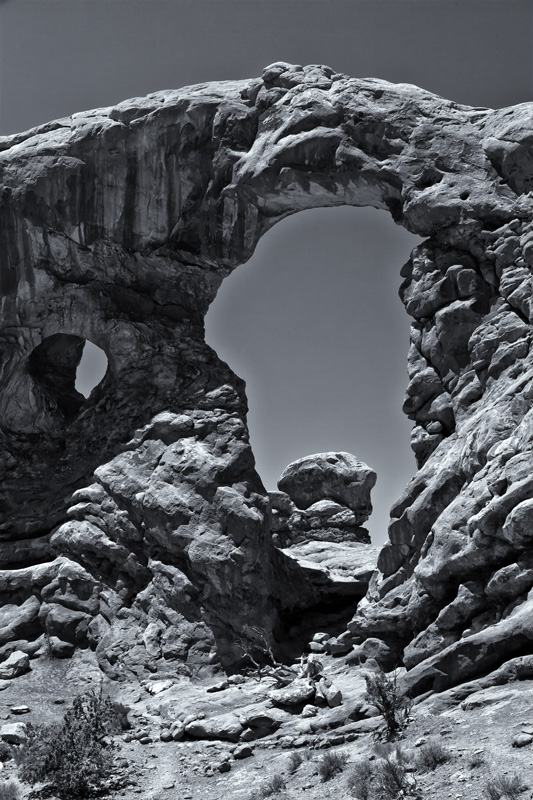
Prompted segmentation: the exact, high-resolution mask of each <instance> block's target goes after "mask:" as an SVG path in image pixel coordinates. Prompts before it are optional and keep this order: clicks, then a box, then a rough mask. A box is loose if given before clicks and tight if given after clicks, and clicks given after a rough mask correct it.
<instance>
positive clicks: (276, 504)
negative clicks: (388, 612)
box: [269, 452, 379, 652]
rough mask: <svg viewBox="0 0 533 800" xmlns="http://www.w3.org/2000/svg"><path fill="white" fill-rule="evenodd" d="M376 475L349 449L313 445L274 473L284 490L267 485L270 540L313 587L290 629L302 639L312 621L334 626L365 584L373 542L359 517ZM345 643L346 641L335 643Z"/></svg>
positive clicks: (368, 509) (374, 553)
mask: <svg viewBox="0 0 533 800" xmlns="http://www.w3.org/2000/svg"><path fill="white" fill-rule="evenodd" d="M375 482H376V473H375V472H374V470H372V469H371V468H370V467H369V466H368V465H367V464H365V463H363V462H362V461H360V460H359V459H358V458H356V457H355V456H353V455H352V454H351V453H333V452H331V453H317V454H315V455H310V456H305V457H304V458H300V459H298V460H297V461H294V462H292V463H291V464H289V465H288V467H286V468H285V469H284V471H283V473H282V475H281V477H280V479H279V481H278V488H279V489H280V490H283V491H278V492H269V496H270V502H271V506H272V523H271V530H272V541H273V542H274V544H275V545H276V546H277V547H279V548H281V550H282V552H283V553H284V554H285V555H286V556H288V557H289V558H290V559H294V561H296V563H297V564H298V566H299V568H300V569H301V570H302V572H303V573H304V575H305V578H306V579H307V581H308V582H309V583H310V584H311V586H312V587H313V588H314V590H315V592H316V598H317V602H316V603H315V605H314V606H313V607H311V608H309V609H308V610H307V613H306V614H305V615H304V616H303V617H302V619H301V620H300V631H298V627H297V626H295V627H293V629H292V630H291V631H290V634H291V638H294V637H295V636H297V634H298V633H300V636H301V638H302V644H303V643H305V642H306V641H308V640H309V638H310V637H311V636H312V634H313V633H314V632H316V629H317V626H318V627H321V626H323V627H327V628H328V630H335V632H336V633H337V632H339V633H340V632H341V631H342V628H343V627H345V625H346V623H347V621H348V619H349V617H350V616H351V615H352V614H353V610H354V608H355V606H356V605H357V603H358V602H359V600H361V598H362V597H364V595H365V594H366V592H367V589H368V584H369V581H370V578H371V576H372V573H373V572H374V570H375V568H376V562H377V558H378V553H379V548H378V547H372V546H371V544H370V536H369V535H368V531H367V530H366V528H362V527H361V525H362V524H363V523H365V522H366V520H367V519H368V517H369V516H370V514H371V513H372V503H371V501H370V493H371V490H372V488H373V487H374V484H375ZM346 649H348V650H349V649H350V643H348V645H347V646H346V645H344V647H342V646H339V647H338V651H339V652H341V651H345V650H346ZM322 650H325V647H323V648H322V647H321V648H319V649H318V650H317V652H321V651H322Z"/></svg>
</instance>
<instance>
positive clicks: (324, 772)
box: [318, 750, 348, 781]
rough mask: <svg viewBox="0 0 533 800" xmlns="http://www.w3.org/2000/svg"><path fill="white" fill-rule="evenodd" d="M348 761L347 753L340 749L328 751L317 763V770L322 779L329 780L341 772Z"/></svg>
mask: <svg viewBox="0 0 533 800" xmlns="http://www.w3.org/2000/svg"><path fill="white" fill-rule="evenodd" d="M347 763H348V753H345V752H344V750H340V751H339V752H338V753H335V752H333V751H330V752H328V753H325V755H323V756H322V758H321V759H320V761H319V763H318V771H319V773H320V777H321V778H322V780H323V781H330V780H331V779H332V778H333V777H334V776H335V775H338V773H339V772H342V771H343V769H344V767H345V766H346V764H347Z"/></svg>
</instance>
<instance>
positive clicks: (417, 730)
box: [0, 652, 533, 800]
mask: <svg viewBox="0 0 533 800" xmlns="http://www.w3.org/2000/svg"><path fill="white" fill-rule="evenodd" d="M320 658H321V661H322V665H323V670H322V674H323V675H325V676H326V677H327V679H328V681H330V682H331V687H332V688H333V689H335V690H340V691H341V693H342V702H340V704H338V705H336V703H337V701H338V698H337V699H336V700H333V702H332V705H333V707H329V706H328V704H327V702H325V701H324V700H323V699H320V697H319V692H318V691H317V694H316V697H315V699H314V700H313V699H310V700H309V702H308V703H307V704H305V706H304V703H300V704H298V705H292V706H291V705H284V706H281V705H280V704H279V702H277V701H276V700H274V701H273V700H272V699H271V698H276V697H277V698H278V699H279V698H280V697H281V695H280V693H279V692H280V691H281V692H287V691H288V692H289V693H290V691H291V690H292V691H293V693H294V691H295V690H298V691H300V689H301V685H302V684H305V680H303V679H296V684H295V683H291V684H289V686H288V687H287V688H286V689H282V690H274V693H273V694H271V692H272V687H273V685H274V682H273V679H272V678H269V677H262V678H261V679H259V677H258V676H257V675H256V676H252V675H248V676H246V677H241V676H234V677H233V678H231V679H230V680H229V681H227V680H219V681H218V683H216V684H215V683H214V681H213V680H212V679H211V680H210V681H209V682H195V681H190V680H184V679H179V680H178V679H176V678H166V679H165V678H161V679H160V678H158V677H155V678H154V679H153V680H148V681H145V682H144V683H143V684H137V685H135V686H134V685H131V684H130V685H125V684H120V685H118V684H116V683H115V684H112V683H107V684H106V687H105V690H106V691H109V692H110V694H111V695H112V696H115V697H118V698H120V699H121V700H122V701H123V702H124V703H125V704H126V705H127V706H128V707H129V708H130V711H129V715H128V716H129V720H130V723H131V728H130V730H128V731H126V732H124V733H123V734H121V735H117V736H116V737H115V743H116V745H117V750H116V758H115V763H116V777H117V779H118V780H117V788H114V789H113V790H111V791H110V792H108V793H107V794H106V795H105V796H106V797H107V798H108V799H109V800H118V798H132V797H136V796H139V797H142V798H146V799H147V800H163V798H168V800H222V798H234V799H235V800H254V799H258V798H264V797H269V796H271V797H274V798H275V797H279V798H287V800H288V799H289V798H300V797H303V798H308V799H309V800H319V799H320V800H326V799H327V798H335V799H336V800H338V799H340V800H344V798H346V800H348V798H353V797H357V796H360V797H361V798H362V795H358V794H357V793H356V791H355V790H353V789H351V788H350V776H351V775H352V774H353V771H354V768H355V765H356V764H357V763H359V760H360V759H363V760H364V761H365V762H367V763H371V764H373V765H379V764H380V763H383V761H382V757H383V755H384V754H385V753H386V748H385V747H384V745H382V744H381V745H380V744H379V743H377V742H376V730H377V729H379V727H380V725H381V718H380V717H379V716H376V712H375V710H374V709H373V708H372V707H371V706H370V705H369V704H368V703H366V702H365V681H364V667H363V666H361V667H359V668H357V667H356V668H354V667H353V666H351V667H350V669H347V665H346V661H345V658H344V657H337V658H335V657H332V656H329V655H321V656H320ZM295 669H296V665H295ZM317 679H318V676H317ZM100 681H101V673H100V672H99V670H98V667H97V664H96V662H95V660H94V658H93V656H92V654H90V653H89V652H85V653H78V654H77V655H76V656H75V657H74V658H73V659H72V660H70V661H68V660H65V661H61V660H57V659H54V660H51V659H50V660H49V659H47V658H41V659H38V660H37V661H35V662H33V669H32V670H31V672H28V673H26V674H25V675H22V676H20V677H18V678H16V679H14V680H11V681H4V682H3V683H2V692H1V694H0V698H1V709H2V710H1V731H2V736H3V738H4V740H6V739H9V738H10V736H9V731H11V732H12V731H13V729H12V727H11V726H12V725H18V726H19V727H20V725H21V724H22V725H25V724H26V723H27V722H28V721H31V722H32V723H34V724H41V723H46V722H50V721H52V720H58V719H60V718H61V716H62V714H63V713H64V711H65V708H66V707H67V706H68V704H69V702H70V701H71V700H72V698H73V697H74V696H75V695H76V694H79V693H81V692H83V691H86V690H88V689H89V688H91V687H98V686H99V685H100ZM311 683H312V682H311ZM225 685H226V688H218V691H209V689H212V688H213V687H214V686H215V687H222V686H225ZM481 685H482V682H479V683H478V685H477V686H476V685H475V684H470V686H469V687H468V689H467V690H466V691H464V694H466V696H465V698H464V699H463V700H462V701H461V702H457V697H455V696H452V695H450V693H444V694H442V695H435V694H433V695H431V696H429V697H427V698H425V699H424V700H423V701H421V702H418V703H416V704H415V705H414V706H413V708H412V710H411V714H410V721H409V723H408V725H407V728H406V729H405V732H404V734H403V735H402V738H401V739H399V742H398V743H399V745H400V747H401V750H402V755H401V759H402V760H403V761H404V767H405V769H406V776H407V780H408V782H409V784H410V786H411V794H405V795H401V794H397V795H396V794H394V795H390V797H391V799H392V798H393V797H401V796H405V797H413V798H414V797H417V796H418V797H419V798H422V800H448V798H449V799H450V800H486V798H488V800H493V797H500V796H501V797H503V798H504V799H505V798H507V795H491V794H490V788H488V784H489V785H490V782H491V781H492V784H493V785H494V782H495V781H497V779H498V776H499V777H502V776H503V778H508V779H512V778H514V776H516V778H517V779H518V786H519V789H520V790H519V791H518V792H517V793H516V794H515V795H509V797H511V798H512V797H517V798H518V797H519V798H524V800H526V799H528V798H533V681H531V680H525V681H515V682H512V683H510V684H506V685H503V686H493V687H489V688H485V689H483V688H480V687H481ZM276 691H278V695H276ZM467 691H468V692H469V694H467ZM20 706H27V707H28V708H29V711H26V712H25V713H20V712H21V709H20V708H18V707H20ZM302 707H304V710H303V711H302ZM311 714H312V715H311ZM308 715H309V716H308ZM184 729H185V730H184ZM6 731H7V732H8V733H7V735H6ZM256 737H257V738H256ZM15 749H16V747H15ZM432 752H433V753H434V752H437V760H438V759H439V758H440V759H442V763H439V764H438V765H436V766H435V765H433V764H431V763H424V762H430V761H431V753H432ZM428 753H429V755H428ZM332 754H337V755H339V756H340V757H341V760H342V758H343V756H344V757H345V758H346V764H345V765H343V767H342V769H341V771H340V772H339V773H338V774H335V775H333V776H332V777H330V778H328V779H326V780H324V775H323V772H324V768H325V764H326V765H327V762H328V760H329V761H331V758H332ZM392 758H393V759H394V758H395V756H392ZM16 772H17V767H16V764H15V762H14V760H13V759H11V760H6V761H5V763H4V769H3V770H2V777H3V778H5V779H10V778H11V777H13V776H15V775H16ZM0 786H1V784H0ZM275 787H277V788H275ZM417 792H418V795H417ZM28 794H29V787H23V796H27V795H28ZM0 796H1V795H0ZM373 796H375V795H372V794H370V795H369V797H370V798H372V797H373Z"/></svg>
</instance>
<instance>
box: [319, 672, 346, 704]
mask: <svg viewBox="0 0 533 800" xmlns="http://www.w3.org/2000/svg"><path fill="white" fill-rule="evenodd" d="M317 691H318V692H319V694H320V695H321V696H322V697H323V698H324V700H325V701H326V703H327V704H328V706H329V708H337V706H340V705H341V704H342V692H341V690H340V689H339V688H338V687H337V686H335V684H334V683H332V682H331V681H330V680H328V679H327V678H321V679H320V680H319V682H318V687H317Z"/></svg>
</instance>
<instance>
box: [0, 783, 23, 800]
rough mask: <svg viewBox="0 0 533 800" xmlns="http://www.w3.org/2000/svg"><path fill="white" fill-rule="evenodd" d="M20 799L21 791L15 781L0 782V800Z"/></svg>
mask: <svg viewBox="0 0 533 800" xmlns="http://www.w3.org/2000/svg"><path fill="white" fill-rule="evenodd" d="M21 797H22V789H21V786H20V783H19V782H18V781H17V780H15V779H14V778H12V779H11V780H9V781H0V800H20V798H21Z"/></svg>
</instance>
